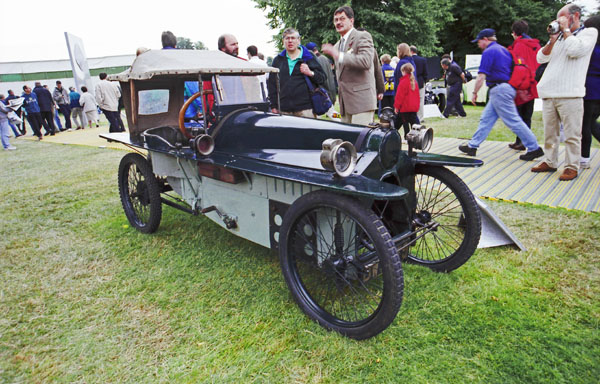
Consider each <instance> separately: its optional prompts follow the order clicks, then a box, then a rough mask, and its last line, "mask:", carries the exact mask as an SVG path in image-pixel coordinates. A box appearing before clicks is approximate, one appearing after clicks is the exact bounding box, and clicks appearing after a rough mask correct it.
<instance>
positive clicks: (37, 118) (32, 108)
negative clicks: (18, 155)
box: [21, 85, 42, 140]
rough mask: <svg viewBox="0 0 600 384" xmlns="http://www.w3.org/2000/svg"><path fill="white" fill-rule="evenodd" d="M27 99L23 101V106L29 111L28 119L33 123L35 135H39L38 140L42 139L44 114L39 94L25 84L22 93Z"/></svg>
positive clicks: (30, 123) (32, 127)
mask: <svg viewBox="0 0 600 384" xmlns="http://www.w3.org/2000/svg"><path fill="white" fill-rule="evenodd" d="M21 97H23V98H24V99H25V101H24V102H23V108H25V112H27V121H29V125H31V129H32V130H33V135H34V136H37V138H38V140H42V132H41V131H40V127H41V126H42V114H41V113H40V105H39V104H38V100H37V96H36V94H35V93H33V92H31V88H29V87H28V86H26V85H24V86H23V94H22V95H21Z"/></svg>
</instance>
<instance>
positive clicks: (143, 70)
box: [110, 49, 279, 81]
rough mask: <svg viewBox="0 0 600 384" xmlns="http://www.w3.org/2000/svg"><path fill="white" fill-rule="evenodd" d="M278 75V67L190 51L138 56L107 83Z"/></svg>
mask: <svg viewBox="0 0 600 384" xmlns="http://www.w3.org/2000/svg"><path fill="white" fill-rule="evenodd" d="M274 72H279V70H278V69H277V68H273V67H261V66H259V65H256V64H254V63H252V62H249V61H246V60H242V59H238V58H236V57H233V56H230V55H228V54H226V53H224V52H221V51H206V50H192V49H164V50H150V51H147V52H144V53H142V54H141V55H139V56H138V57H137V58H136V59H135V61H134V62H133V64H132V65H131V69H130V70H128V71H125V72H121V73H119V74H116V75H111V76H110V80H118V81H129V80H130V79H133V80H147V79H151V78H152V77H154V76H158V75H190V74H197V73H207V74H254V73H255V74H262V73H274Z"/></svg>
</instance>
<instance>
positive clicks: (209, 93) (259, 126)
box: [102, 50, 482, 339]
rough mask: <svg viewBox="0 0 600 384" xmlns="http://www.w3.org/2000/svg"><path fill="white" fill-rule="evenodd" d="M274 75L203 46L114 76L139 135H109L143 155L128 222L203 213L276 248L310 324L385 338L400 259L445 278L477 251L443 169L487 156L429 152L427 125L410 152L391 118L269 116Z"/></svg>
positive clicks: (132, 167)
mask: <svg viewBox="0 0 600 384" xmlns="http://www.w3.org/2000/svg"><path fill="white" fill-rule="evenodd" d="M265 75H268V76H278V71H277V69H274V68H263V67H259V66H256V65H254V64H252V63H249V62H246V61H244V60H241V59H238V58H234V57H231V56H228V55H226V54H224V53H222V52H218V51H193V50H162V51H148V52H146V53H143V54H141V55H140V56H138V57H137V58H136V60H135V61H134V63H133V65H132V67H131V69H130V70H129V71H127V72H123V73H121V74H118V75H113V76H112V80H118V81H119V82H120V86H121V89H122V91H123V95H124V103H125V109H126V111H127V122H128V126H129V133H128V134H127V133H111V134H104V135H102V137H104V138H106V139H107V140H109V141H117V142H121V143H123V144H125V145H127V146H129V147H130V148H132V149H134V150H136V151H137V152H138V153H128V154H126V155H125V156H124V157H123V159H122V160H121V163H120V165H119V173H118V178H119V192H120V196H121V202H122V204H123V209H124V211H125V214H126V216H127V218H128V220H129V222H130V223H131V225H132V226H133V227H135V228H137V229H138V230H139V231H141V232H144V233H152V232H154V231H156V230H157V228H158V226H159V223H160V220H161V214H162V206H163V204H164V205H168V206H170V207H174V208H178V209H180V210H183V211H185V212H189V213H191V214H193V215H198V214H203V215H206V216H207V217H208V218H209V219H211V220H212V221H214V222H215V223H217V224H218V225H220V226H221V227H223V228H224V229H225V230H227V231H229V232H231V233H233V234H235V235H237V236H240V237H243V238H245V239H248V240H250V241H253V242H255V243H258V244H260V245H262V246H265V247H267V248H270V249H273V250H277V251H278V253H279V259H280V264H281V270H282V272H283V277H284V279H285V281H286V283H287V285H288V287H289V289H290V291H291V293H292V296H293V297H294V299H295V301H296V302H297V304H298V305H299V307H300V308H301V309H302V311H304V312H305V313H306V314H307V315H308V316H309V317H310V318H312V319H314V320H315V321H317V322H318V323H319V324H321V325H322V326H324V327H326V328H328V329H331V330H335V331H338V332H340V333H342V334H344V335H346V336H348V337H352V338H355V339H365V338H368V337H372V336H374V335H377V334H378V333H380V332H381V331H383V330H384V329H385V328H387V327H388V326H389V325H390V324H391V323H392V322H393V320H394V318H395V317H396V314H397V312H398V310H399V308H400V305H401V303H402V296H403V289H404V281H403V272H402V263H403V262H412V263H416V264H420V265H423V266H426V267H429V268H431V269H432V270H435V271H443V272H447V271H451V270H454V269H456V268H458V267H459V266H461V265H462V264H463V263H465V262H466V261H467V260H468V259H469V257H471V255H472V254H473V252H474V251H475V249H476V248H477V244H478V241H479V237H480V233H481V218H480V212H479V208H478V206H477V204H476V202H475V200H474V197H473V195H472V193H471V191H470V190H469V189H468V188H467V186H466V185H465V184H464V183H463V182H462V180H461V179H460V178H459V177H457V176H456V175H455V174H454V173H452V172H451V171H450V170H448V169H447V168H446V167H445V166H457V167H473V166H480V165H481V164H482V162H481V161H480V160H476V159H467V158H461V157H450V156H442V155H435V154H428V153H425V151H423V149H425V150H426V149H427V148H428V147H429V145H430V144H431V141H432V140H433V132H432V130H431V129H427V128H425V127H423V126H414V127H413V129H412V130H411V132H410V133H409V134H408V135H407V138H406V139H407V142H408V144H404V145H406V146H407V148H406V149H403V148H402V146H403V142H402V138H401V136H400V135H399V133H398V131H397V130H396V129H394V128H393V125H391V124H390V123H389V121H390V120H391V118H390V116H389V114H386V113H384V114H383V115H382V116H380V122H379V123H377V124H375V123H374V124H372V125H370V126H358V125H350V124H342V123H339V122H334V121H327V120H321V119H309V118H302V117H294V116H286V115H279V114H274V113H271V108H270V106H269V102H268V100H267V96H266V95H267V94H268V93H267V91H266V89H264V84H265V83H264V76H265ZM277 83H278V82H277ZM194 86H195V88H194ZM190 89H197V90H198V91H197V92H193V93H192V92H190ZM276 102H277V104H278V100H277V101H276ZM194 103H195V104H196V106H197V107H196V108H198V110H201V112H200V113H195V112H194V113H192V114H191V115H190V114H189V113H188V112H189V111H190V108H191V106H193V104H194ZM186 114H187V117H186ZM142 150H143V151H142Z"/></svg>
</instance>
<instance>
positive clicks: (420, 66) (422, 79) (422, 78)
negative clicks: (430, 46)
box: [410, 45, 429, 121]
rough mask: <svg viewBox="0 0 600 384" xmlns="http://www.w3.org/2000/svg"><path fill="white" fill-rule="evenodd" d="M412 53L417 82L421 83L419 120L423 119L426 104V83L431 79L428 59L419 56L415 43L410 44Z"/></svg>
mask: <svg viewBox="0 0 600 384" xmlns="http://www.w3.org/2000/svg"><path fill="white" fill-rule="evenodd" d="M410 53H411V55H412V59H413V61H414V62H415V66H416V68H415V77H416V78H417V84H418V85H419V97H420V98H421V104H420V107H419V112H417V116H418V117H419V121H423V108H424V106H425V83H426V82H427V80H429V78H428V77H429V76H428V75H427V59H426V58H424V57H421V56H419V51H418V50H417V47H415V46H414V45H411V46H410Z"/></svg>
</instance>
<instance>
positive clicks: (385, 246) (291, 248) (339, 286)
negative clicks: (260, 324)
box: [279, 191, 404, 339]
mask: <svg viewBox="0 0 600 384" xmlns="http://www.w3.org/2000/svg"><path fill="white" fill-rule="evenodd" d="M279 258H280V263H281V269H282V272H283V276H284V278H285V281H286V283H287V285H288V287H289V288H290V291H291V293H292V295H293V297H294V299H295V301H296V303H297V304H298V305H299V306H300V308H301V309H302V311H304V313H306V314H307V315H308V316H309V317H310V318H311V319H313V320H315V321H317V322H318V323H319V324H321V325H322V326H324V327H325V328H328V329H331V330H335V331H337V332H340V333H341V334H343V335H346V336H348V337H351V338H354V339H366V338H369V337H372V336H375V335H377V334H378V333H380V332H381V331H383V330H384V329H386V328H387V327H388V326H389V325H390V324H391V323H392V322H393V321H394V318H395V317H396V314H397V312H398V310H399V308H400V305H401V304H402V294H403V286H404V283H403V281H404V280H403V275H402V265H401V261H400V258H399V256H398V253H397V251H396V247H395V246H394V243H393V242H392V239H391V237H390V234H389V233H388V231H387V229H386V228H385V226H384V225H383V223H382V222H381V220H379V219H378V218H377V216H375V214H374V213H373V212H372V211H371V210H370V209H368V208H366V207H364V206H362V205H361V204H360V202H359V201H357V200H355V199H353V198H350V197H347V196H342V195H338V194H333V193H331V192H327V191H316V192H312V193H309V194H307V195H304V196H302V197H301V198H299V199H298V200H297V201H296V202H295V203H294V204H293V205H292V206H291V207H290V208H289V209H288V211H287V212H286V215H285V218H284V222H283V225H282V228H281V236H280V247H279Z"/></svg>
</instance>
